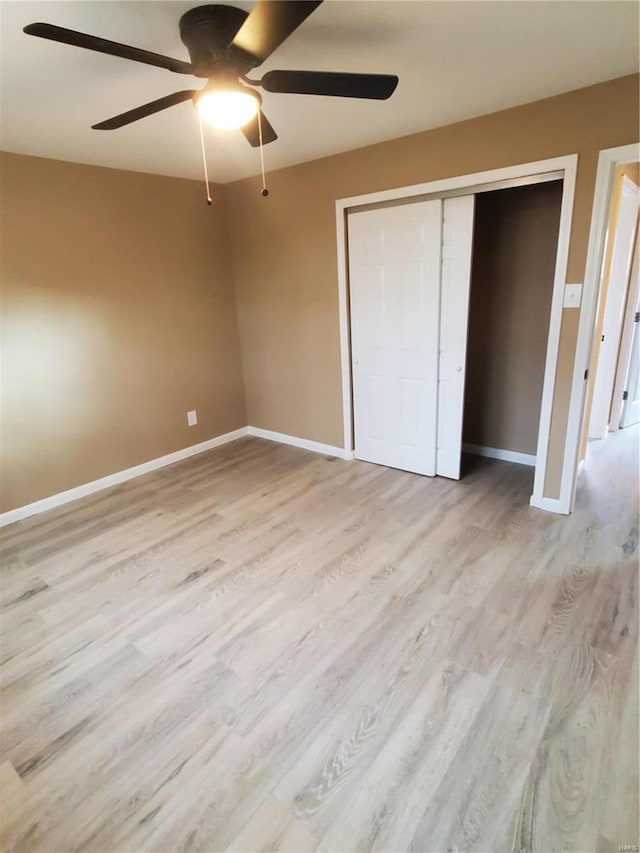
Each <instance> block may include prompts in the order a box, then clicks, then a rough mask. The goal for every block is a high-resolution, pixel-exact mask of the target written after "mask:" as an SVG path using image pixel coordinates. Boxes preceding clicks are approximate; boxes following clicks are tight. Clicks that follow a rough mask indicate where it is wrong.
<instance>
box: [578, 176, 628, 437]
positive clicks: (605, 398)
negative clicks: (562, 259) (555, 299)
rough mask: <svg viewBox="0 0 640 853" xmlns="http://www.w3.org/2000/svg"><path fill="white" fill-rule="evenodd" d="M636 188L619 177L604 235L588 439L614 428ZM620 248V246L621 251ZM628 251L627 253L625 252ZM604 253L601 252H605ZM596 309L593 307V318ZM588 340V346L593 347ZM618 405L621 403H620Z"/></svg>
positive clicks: (605, 434)
mask: <svg viewBox="0 0 640 853" xmlns="http://www.w3.org/2000/svg"><path fill="white" fill-rule="evenodd" d="M639 202H640V199H639V198H638V187H637V186H636V185H635V184H634V182H633V181H632V180H631V179H630V178H628V177H627V176H626V175H624V176H623V178H622V187H621V193H620V199H619V209H618V215H617V222H616V228H615V232H614V233H613V234H609V235H608V236H607V242H610V243H611V255H610V261H609V269H608V271H605V269H604V265H603V269H602V272H601V275H600V286H599V291H602V281H603V277H604V274H605V272H606V274H607V278H608V281H609V283H608V290H607V298H606V300H604V305H603V306H602V308H603V313H602V332H603V334H602V343H601V344H600V350H599V352H598V360H597V364H596V366H595V376H594V385H593V398H592V401H591V414H590V416H589V424H588V427H589V438H599V439H602V438H606V437H607V433H608V432H609V430H610V429H613V428H615V429H617V426H616V427H613V426H611V427H610V426H609V424H610V421H611V417H610V415H611V409H612V407H613V406H614V404H615V394H614V392H615V385H616V381H617V374H618V369H619V368H618V360H619V354H620V345H621V342H622V336H623V333H624V327H625V319H626V311H625V308H626V304H627V297H628V295H629V287H630V281H631V271H632V265H633V255H634V252H635V243H636V232H637V223H638V205H639ZM626 203H630V204H631V205H632V206H633V224H632V228H633V231H632V233H631V235H630V236H631V240H630V242H629V244H627V243H626V241H624V242H622V240H621V238H620V234H621V227H622V225H623V224H624V219H623V216H624V213H625V212H626V211H623V206H624V205H625V204H626ZM621 247H624V248H623V249H621ZM627 249H628V251H627ZM606 252H607V250H606V249H605V253H606ZM622 255H624V257H625V259H627V258H628V261H629V265H628V266H627V267H625V270H624V281H623V280H622V275H614V273H620V272H621V271H620V269H619V268H618V266H617V265H616V262H617V261H618V260H619V259H620V257H621V256H622ZM596 302H597V303H601V302H602V297H601V295H600V294H599V295H598V299H597V300H596ZM597 314H598V309H597V308H596V315H597ZM614 316H615V317H621V318H622V320H621V323H620V326H619V327H618V328H616V329H615V331H611V329H610V326H611V321H612V318H613V317H614ZM593 343H594V342H593V341H592V346H593ZM620 405H621V406H622V401H621V402H620Z"/></svg>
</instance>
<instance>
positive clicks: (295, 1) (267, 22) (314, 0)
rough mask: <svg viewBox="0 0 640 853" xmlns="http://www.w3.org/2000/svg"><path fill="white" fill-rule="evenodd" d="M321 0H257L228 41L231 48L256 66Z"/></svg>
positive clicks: (269, 54) (253, 66) (252, 65)
mask: <svg viewBox="0 0 640 853" xmlns="http://www.w3.org/2000/svg"><path fill="white" fill-rule="evenodd" d="M321 3H322V0H275V2H274V0H258V3H257V4H256V5H255V6H254V8H253V10H252V11H251V13H250V15H249V17H248V18H247V20H246V21H245V22H244V23H243V25H242V26H241V27H240V29H239V30H238V32H237V33H236V35H235V37H234V39H233V41H232V42H231V46H230V47H231V51H232V53H235V54H238V53H239V54H240V56H241V57H242V58H243V59H244V60H245V61H250V63H251V67H252V68H255V67H256V66H257V65H260V64H261V63H263V62H264V61H265V59H267V57H268V56H271V54H272V53H273V51H274V50H275V49H276V48H277V47H279V46H280V45H281V44H282V42H283V41H284V40H285V39H286V38H288V37H289V36H290V35H291V33H292V32H293V31H294V30H296V29H297V28H298V27H299V26H300V24H301V23H302V22H303V21H304V20H306V19H307V18H308V17H309V15H310V14H311V13H312V12H313V11H314V10H315V9H317V8H318V6H319V5H320V4H321Z"/></svg>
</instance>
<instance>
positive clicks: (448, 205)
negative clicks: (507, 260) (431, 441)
mask: <svg viewBox="0 0 640 853" xmlns="http://www.w3.org/2000/svg"><path fill="white" fill-rule="evenodd" d="M474 207H475V197H474V196H472V195H469V196H460V197H459V198H448V199H446V200H445V202H444V209H443V228H442V287H441V295H440V368H439V383H438V453H437V461H436V473H437V474H440V475H441V476H443V477H451V478H452V479H454V480H459V479H460V458H461V454H462V417H463V412H464V379H465V369H466V359H467V322H468V316H469V291H470V289H471V254H472V247H473V214H474Z"/></svg>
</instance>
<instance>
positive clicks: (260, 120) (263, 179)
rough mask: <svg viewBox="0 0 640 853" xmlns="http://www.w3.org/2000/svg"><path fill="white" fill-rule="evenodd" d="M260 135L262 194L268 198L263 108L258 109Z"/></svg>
mask: <svg viewBox="0 0 640 853" xmlns="http://www.w3.org/2000/svg"><path fill="white" fill-rule="evenodd" d="M258 136H259V137H260V167H261V169H262V195H263V196H264V197H265V198H266V197H267V196H268V195H269V190H268V189H267V181H266V178H265V174H264V150H263V145H262V110H261V109H258Z"/></svg>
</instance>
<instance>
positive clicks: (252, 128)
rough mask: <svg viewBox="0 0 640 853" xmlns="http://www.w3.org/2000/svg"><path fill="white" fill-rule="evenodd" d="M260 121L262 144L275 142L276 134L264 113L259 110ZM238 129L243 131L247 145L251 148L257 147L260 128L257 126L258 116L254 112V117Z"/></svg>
mask: <svg viewBox="0 0 640 853" xmlns="http://www.w3.org/2000/svg"><path fill="white" fill-rule="evenodd" d="M260 121H261V123H262V144H263V145H268V144H269V143H270V142H275V141H276V139H277V138H278V134H277V133H276V132H275V130H274V129H273V128H272V127H271V124H270V122H269V120H268V119H267V117H266V116H265V114H264V113H263V112H262V110H260ZM240 130H241V131H242V132H243V133H244V135H245V138H246V140H247V142H248V143H249V145H251V146H252V147H253V148H259V146H260V128H259V126H258V116H257V114H256V116H255V118H252V119H251V121H250V122H247V124H245V126H244V127H241V128H240Z"/></svg>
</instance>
